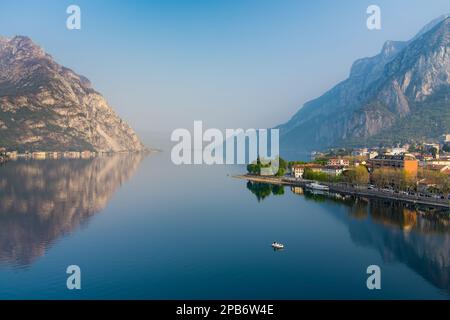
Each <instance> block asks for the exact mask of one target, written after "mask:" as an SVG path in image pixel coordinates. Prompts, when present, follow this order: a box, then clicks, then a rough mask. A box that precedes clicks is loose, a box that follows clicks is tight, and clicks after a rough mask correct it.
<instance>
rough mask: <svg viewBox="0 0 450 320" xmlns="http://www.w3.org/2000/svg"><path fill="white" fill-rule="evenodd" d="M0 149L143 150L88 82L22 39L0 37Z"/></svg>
mask: <svg viewBox="0 0 450 320" xmlns="http://www.w3.org/2000/svg"><path fill="white" fill-rule="evenodd" d="M0 146H3V147H7V148H9V149H14V150H22V151H25V150H29V151H33V150H40V151H53V150H54V151H65V150H72V151H75V150H78V151H80V150H91V151H111V152H118V151H140V150H143V149H144V146H143V144H142V143H141V142H140V140H139V138H138V136H137V135H136V133H135V132H134V131H133V130H132V129H131V128H130V127H129V126H128V125H127V124H126V123H125V122H124V121H123V120H122V119H120V118H119V117H118V116H117V114H116V113H115V112H114V111H113V110H112V109H111V107H110V106H109V105H108V103H107V102H106V101H105V99H104V98H103V97H102V95H101V94H99V93H98V92H96V91H95V90H94V89H93V88H92V86H91V83H90V82H89V80H88V79H86V78H85V77H83V76H80V75H78V74H76V73H75V72H74V71H72V70H70V69H68V68H65V67H63V66H61V65H59V64H58V63H56V62H55V61H54V60H53V58H52V57H51V56H50V55H48V54H47V53H45V52H44V50H43V49H42V48H40V47H39V46H38V45H36V44H35V43H33V41H32V40H31V39H30V38H28V37H23V36H16V37H14V38H12V39H7V38H2V37H0Z"/></svg>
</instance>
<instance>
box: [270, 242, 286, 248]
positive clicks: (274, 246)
mask: <svg viewBox="0 0 450 320" xmlns="http://www.w3.org/2000/svg"><path fill="white" fill-rule="evenodd" d="M272 248H274V249H284V244H282V243H278V242H273V243H272Z"/></svg>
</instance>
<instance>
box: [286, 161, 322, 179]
mask: <svg viewBox="0 0 450 320" xmlns="http://www.w3.org/2000/svg"><path fill="white" fill-rule="evenodd" d="M306 168H309V169H311V170H312V171H314V172H320V170H321V167H320V166H318V165H316V164H312V163H307V164H294V165H293V166H292V168H291V175H293V176H294V177H295V178H303V173H304V172H305V169H306Z"/></svg>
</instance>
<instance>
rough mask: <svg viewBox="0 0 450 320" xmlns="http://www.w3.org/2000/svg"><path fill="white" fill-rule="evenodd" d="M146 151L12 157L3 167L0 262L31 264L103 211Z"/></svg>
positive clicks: (1, 176)
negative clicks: (73, 156) (29, 158)
mask: <svg viewBox="0 0 450 320" xmlns="http://www.w3.org/2000/svg"><path fill="white" fill-rule="evenodd" d="M143 157H144V156H143V155H142V154H117V155H113V156H105V157H98V158H93V159H71V160H68V159H66V160H64V159H63V160H43V161H27V160H18V161H11V162H9V163H8V164H7V166H4V167H1V168H0V263H6V264H12V265H16V266H26V265H30V264H31V263H32V262H33V261H34V260H36V259H37V258H38V257H40V256H42V255H44V253H45V251H46V250H47V249H48V248H49V247H50V246H51V245H52V243H54V242H55V241H57V240H58V238H60V237H61V236H63V235H65V234H68V233H71V232H73V231H74V230H76V229H77V228H78V227H79V226H81V225H83V224H85V223H87V222H88V220H89V217H91V216H93V215H94V214H96V213H98V212H100V211H102V210H103V209H104V208H105V206H106V204H107V203H108V201H109V200H110V199H111V197H112V196H113V194H114V192H115V191H116V190H117V189H118V188H119V187H120V186H121V185H122V183H123V182H125V181H126V180H128V179H129V178H130V177H131V176H132V175H133V174H134V172H135V171H136V169H137V168H138V166H139V164H140V163H141V161H142V159H143Z"/></svg>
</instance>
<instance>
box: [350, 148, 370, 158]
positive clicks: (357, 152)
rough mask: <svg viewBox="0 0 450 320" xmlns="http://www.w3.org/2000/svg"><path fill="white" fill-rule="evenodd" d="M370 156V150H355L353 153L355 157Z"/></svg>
mask: <svg viewBox="0 0 450 320" xmlns="http://www.w3.org/2000/svg"><path fill="white" fill-rule="evenodd" d="M368 154H369V150H368V149H367V148H362V149H354V150H353V151H352V156H353V157H364V156H367V155H368Z"/></svg>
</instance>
